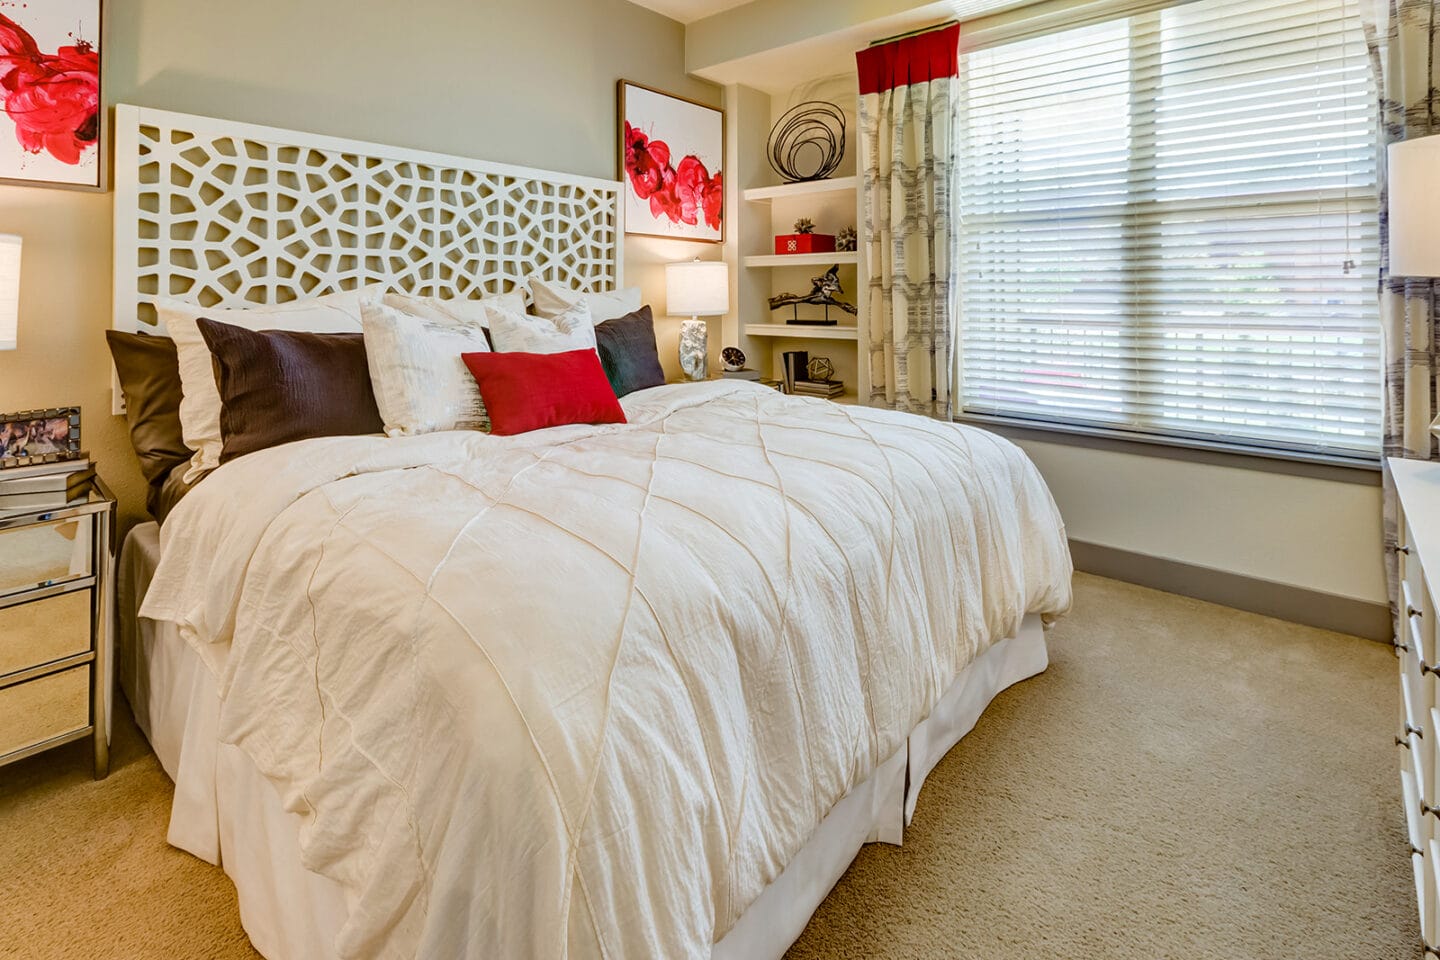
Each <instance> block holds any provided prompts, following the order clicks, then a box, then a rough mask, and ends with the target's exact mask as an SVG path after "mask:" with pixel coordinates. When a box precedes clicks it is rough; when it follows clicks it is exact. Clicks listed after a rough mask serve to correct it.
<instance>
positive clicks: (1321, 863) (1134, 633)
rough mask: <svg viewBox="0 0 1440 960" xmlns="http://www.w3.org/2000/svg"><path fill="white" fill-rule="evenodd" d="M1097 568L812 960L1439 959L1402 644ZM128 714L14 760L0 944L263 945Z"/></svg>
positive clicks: (810, 945)
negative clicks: (1158, 587)
mask: <svg viewBox="0 0 1440 960" xmlns="http://www.w3.org/2000/svg"><path fill="white" fill-rule="evenodd" d="M1077 585H1078V592H1077V600H1076V606H1075V611H1074V613H1073V614H1071V616H1070V617H1068V618H1067V619H1066V620H1064V621H1062V622H1061V624H1059V625H1058V626H1057V627H1056V628H1055V629H1054V630H1053V631H1052V632H1051V635H1050V641H1051V657H1052V662H1051V666H1050V669H1049V670H1048V671H1047V672H1046V673H1045V674H1044V675H1042V676H1040V677H1037V678H1035V679H1032V680H1027V681H1025V682H1024V683H1022V684H1020V685H1018V686H1016V687H1014V688H1012V689H1011V690H1009V691H1007V692H1005V693H1003V694H1001V696H1000V697H999V698H998V699H997V700H996V701H995V703H994V704H993V705H992V706H991V708H990V710H989V711H988V712H987V713H986V715H985V716H984V717H983V718H982V719H981V721H980V725H979V727H977V728H976V730H975V732H974V733H973V734H972V735H971V736H970V737H968V738H966V739H965V741H963V742H962V743H961V744H960V746H958V747H957V748H956V749H955V750H953V751H952V752H951V753H950V755H949V756H948V757H946V758H945V760H944V761H943V762H942V763H941V764H940V766H939V767H938V768H937V769H936V770H935V772H934V773H933V774H932V775H931V777H930V780H929V781H928V782H927V784H926V786H925V789H924V791H923V792H922V793H921V795H920V805H919V809H918V811H917V813H916V817H915V822H914V824H913V825H912V826H911V827H910V828H909V829H908V830H907V832H906V843H905V846H903V847H898V848H897V847H889V846H881V845H872V846H869V847H866V848H865V849H864V850H863V851H862V852H861V854H860V856H859V858H858V859H857V860H856V862H855V864H854V865H853V866H852V867H851V868H850V871H849V872H848V873H847V874H846V875H845V877H844V879H842V880H841V881H840V883H839V885H838V886H837V887H836V888H835V890H834V892H832V893H831V895H830V897H829V899H828V900H826V901H825V903H824V904H823V905H822V906H821V908H820V910H819V912H818V913H817V914H816V916H815V918H814V920H812V921H811V923H810V926H809V927H808V928H807V929H806V931H805V933H804V935H803V936H802V937H801V938H800V941H799V942H798V943H797V944H796V945H795V947H794V949H793V950H792V951H791V953H790V957H792V958H795V960H812V958H821V957H826V958H833V957H846V958H850V957H855V958H860V957H865V958H889V957H893V958H923V960H939V958H977V960H978V958H983V960H1021V958H1024V960H1031V958H1039V957H1047V958H1085V960H1090V958H1096V960H1102V958H1103V960H1158V958H1171V957H1174V958H1182V957H1183V958H1185V960H1268V958H1275V960H1280V958H1284V960H1293V958H1294V957H1297V956H1304V957H1306V958H1308V960H1341V958H1354V960H1382V958H1383V960H1394V958H1398V960H1411V958H1419V957H1420V956H1421V953H1420V951H1419V950H1418V949H1417V943H1418V936H1419V934H1418V931H1417V929H1416V921H1415V910H1414V906H1413V896H1414V894H1413V891H1412V889H1411V888H1410V873H1409V860H1408V857H1407V856H1406V842H1405V840H1404V835H1403V831H1402V828H1401V814H1400V804H1399V797H1398V786H1397V783H1398V777H1397V774H1396V761H1395V756H1394V747H1393V746H1392V744H1391V739H1390V738H1391V727H1392V726H1393V720H1394V714H1395V696H1396V692H1395V682H1394V673H1395V665H1394V660H1393V658H1392V656H1391V654H1390V651H1389V649H1388V648H1386V647H1383V646H1381V645H1378V644H1374V643H1370V642H1367V641H1363V640H1357V639H1354V638H1350V637H1344V636H1339V635H1337V634H1330V633H1325V632H1323V631H1319V630H1312V629H1308V628H1305V627H1298V626H1292V625H1290V624H1285V623H1281V622H1279V621H1275V620H1268V619H1265V618H1263V617H1257V616H1252V615H1250V614H1243V613H1237V612H1235V611H1232V610H1227V609H1225V608H1222V607H1216V606H1212V605H1209V604H1204V603H1199V602H1196V601H1191V600H1186V599H1183V598H1180V597H1175V596H1171V595H1169V594H1163V593H1157V592H1154V591H1150V590H1144V589H1141V588H1138V587H1132V586H1129V585H1126V584H1120V583H1115V582H1113V581H1109V580H1102V579H1098V578H1095V577H1088V576H1083V575H1082V576H1080V577H1078V578H1077ZM122 707H123V703H122ZM122 712H123V711H122ZM119 721H120V718H119V717H118V716H117V726H118V731H119V732H118V741H117V744H116V748H115V753H114V769H113V772H112V773H111V775H110V777H109V779H107V780H105V781H102V782H100V783H94V782H92V781H91V780H90V778H89V772H88V771H89V765H88V761H87V759H86V748H85V747H84V746H83V745H72V746H71V747H67V748H64V749H62V750H59V751H56V752H54V753H52V754H50V755H49V756H45V757H37V758H33V759H32V760H29V761H26V762H24V763H22V764H17V765H15V766H13V767H8V768H0V957H5V958H10V957H24V958H30V957H35V958H67V960H68V958H75V960H80V958H85V960H92V958H112V957H113V958H122V957H123V958H127V960H128V958H133V960H142V958H164V960H172V958H217V960H218V958H226V960H229V958H247V960H253V958H254V957H256V956H258V955H257V954H255V953H254V951H252V950H251V949H250V947H249V945H248V943H247V941H246V939H245V936H244V933H243V932H242V931H241V929H240V924H239V919H238V916H237V914H236V910H235V897H234V892H233V889H232V888H231V887H230V884H229V881H228V880H227V879H226V878H225V876H224V875H223V874H222V873H221V872H220V871H219V870H218V869H215V868H213V867H210V866H208V865H207V864H204V863H201V862H200V861H198V860H196V859H194V858H192V857H190V856H188V855H187V854H184V853H181V852H179V851H177V850H174V849H172V848H170V847H168V846H167V845H166V844H165V825H166V820H167V815H168V809H169V801H170V794H171V786H170V782H169V781H168V780H167V779H166V778H165V775H164V773H163V772H162V771H161V770H160V767H159V764H158V763H157V762H156V761H155V758H154V757H153V756H152V755H151V754H150V752H149V750H148V748H146V746H145V745H144V742H143V740H141V739H140V737H139V735H138V734H137V733H136V732H135V730H134V727H133V725H131V724H130V723H129V722H119Z"/></svg>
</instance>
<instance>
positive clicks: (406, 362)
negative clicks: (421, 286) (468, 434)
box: [360, 295, 490, 437]
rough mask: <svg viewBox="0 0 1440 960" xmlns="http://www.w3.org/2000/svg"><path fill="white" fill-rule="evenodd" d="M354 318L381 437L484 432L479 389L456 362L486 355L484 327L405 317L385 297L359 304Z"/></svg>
mask: <svg viewBox="0 0 1440 960" xmlns="http://www.w3.org/2000/svg"><path fill="white" fill-rule="evenodd" d="M469 302H472V303H478V302H479V301H469ZM360 314H361V318H362V319H363V321H364V326H365V359H366V362H367V363H368V364H369V365H370V385H371V386H372V387H373V388H374V390H375V405H376V407H378V408H379V410H380V419H381V420H383V421H384V422H385V433H386V434H388V435H389V436H392V437H413V436H417V435H418V434H422V433H434V432H435V431H437V430H487V431H488V430H489V429H490V418H489V416H487V415H486V413H485V403H484V401H483V400H481V398H480V387H479V385H478V384H477V383H476V382H475V378H474V377H473V376H472V375H471V374H470V370H469V368H468V367H466V366H465V361H463V360H461V359H460V355H461V354H462V353H488V352H489V350H490V347H489V345H488V342H487V341H486V338H485V328H484V327H482V326H481V325H480V324H478V323H456V322H454V321H453V320H451V319H441V320H434V319H430V318H429V317H426V316H424V315H423V314H419V313H408V312H406V311H404V310H400V309H398V308H396V307H395V306H393V305H392V303H391V297H390V295H386V297H385V299H384V300H382V301H381V302H379V303H367V304H365V305H363V306H362V307H361V308H360Z"/></svg>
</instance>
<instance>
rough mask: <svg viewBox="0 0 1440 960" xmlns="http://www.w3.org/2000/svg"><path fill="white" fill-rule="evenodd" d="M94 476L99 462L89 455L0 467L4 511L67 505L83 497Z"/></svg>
mask: <svg viewBox="0 0 1440 960" xmlns="http://www.w3.org/2000/svg"><path fill="white" fill-rule="evenodd" d="M94 479H95V465H94V464H92V463H91V462H90V458H89V457H88V456H86V455H85V454H81V455H80V456H79V457H78V458H77V459H74V460H58V461H56V462H54V463H36V464H31V465H29V466H24V467H9V468H7V469H4V470H0V513H5V512H7V511H13V510H36V509H44V508H46V507H63V506H66V505H67V504H69V503H72V502H75V501H79V500H83V499H84V498H85V497H86V495H87V494H88V493H89V492H90V482H91V481H92V480H94Z"/></svg>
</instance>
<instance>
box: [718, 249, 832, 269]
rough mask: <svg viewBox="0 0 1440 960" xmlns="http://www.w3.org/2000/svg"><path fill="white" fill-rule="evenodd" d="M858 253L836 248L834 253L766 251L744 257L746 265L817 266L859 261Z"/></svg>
mask: <svg viewBox="0 0 1440 960" xmlns="http://www.w3.org/2000/svg"><path fill="white" fill-rule="evenodd" d="M859 262H860V254H858V253H856V252H855V251H854V250H837V251H835V252H834V253H767V254H762V255H760V256H755V257H746V258H745V266H747V267H807V266H808V267H818V266H820V265H822V264H824V265H827V266H828V265H829V264H832V263H859Z"/></svg>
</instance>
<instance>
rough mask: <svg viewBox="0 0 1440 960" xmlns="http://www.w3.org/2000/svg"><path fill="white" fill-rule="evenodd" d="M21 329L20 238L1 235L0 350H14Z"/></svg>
mask: <svg viewBox="0 0 1440 960" xmlns="http://www.w3.org/2000/svg"><path fill="white" fill-rule="evenodd" d="M19 329H20V238H19V237H17V236H14V235H11V234H0V350H14V349H15V342H16V339H17V338H18V333H19Z"/></svg>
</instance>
